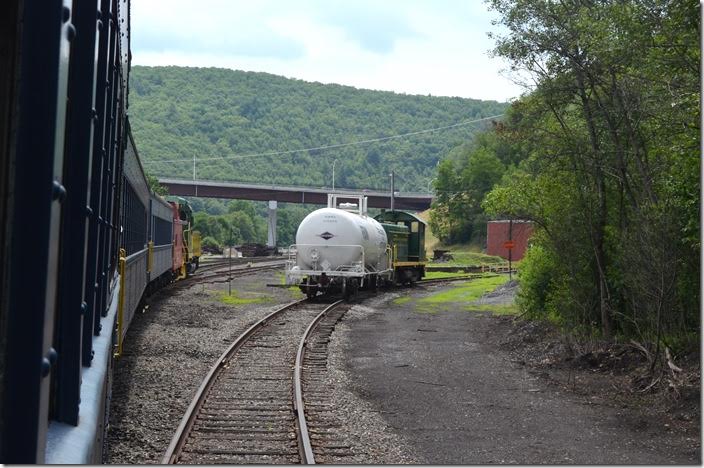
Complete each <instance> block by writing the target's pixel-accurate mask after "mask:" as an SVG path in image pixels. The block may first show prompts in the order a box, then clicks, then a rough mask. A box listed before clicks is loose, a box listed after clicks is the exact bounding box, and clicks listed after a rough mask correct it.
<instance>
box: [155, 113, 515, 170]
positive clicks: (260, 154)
mask: <svg viewBox="0 0 704 468" xmlns="http://www.w3.org/2000/svg"><path fill="white" fill-rule="evenodd" d="M503 115H504V114H497V115H492V116H490V117H483V118H481V119H475V120H465V121H463V122H459V123H456V124H452V125H446V126H444V127H436V128H429V129H426V130H418V131H415V132H409V133H402V134H399V135H392V136H388V137H381V138H371V139H368V140H359V141H352V142H348V143H339V144H335V145H324V146H316V147H313V148H304V149H297V150H286V151H271V152H267V153H254V154H244V155H239V156H237V155H235V156H220V157H217V158H202V159H198V160H197V161H198V162H205V161H220V160H235V159H248V158H257V157H262V156H281V155H286V154H294V153H304V152H307V151H319V150H327V149H335V148H344V147H346V146H356V145H365V144H369V143H376V142H379V141H387V140H394V139H398V138H404V137H407V136H413V135H421V134H424V133H432V132H437V131H440V130H447V129H449V128H455V127H461V126H462V125H469V124H473V123H478V122H482V121H485V120H490V119H496V118H498V117H502V116H503ZM192 161H193V160H192V159H190V158H189V159H167V160H152V161H144V164H156V163H178V162H192Z"/></svg>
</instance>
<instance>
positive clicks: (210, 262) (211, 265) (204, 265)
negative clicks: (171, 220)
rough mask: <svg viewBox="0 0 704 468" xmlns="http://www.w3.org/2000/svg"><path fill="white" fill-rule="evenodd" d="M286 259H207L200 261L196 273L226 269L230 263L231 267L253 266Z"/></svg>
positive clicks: (277, 257) (278, 257)
mask: <svg viewBox="0 0 704 468" xmlns="http://www.w3.org/2000/svg"><path fill="white" fill-rule="evenodd" d="M285 259H286V257H281V256H276V257H273V256H272V257H233V258H232V259H229V258H212V257H211V258H208V259H201V261H200V264H199V266H198V270H197V272H203V271H209V270H214V269H219V268H223V267H228V266H229V265H230V261H232V265H233V266H235V265H243V264H249V263H251V264H255V263H263V262H272V261H283V260H285Z"/></svg>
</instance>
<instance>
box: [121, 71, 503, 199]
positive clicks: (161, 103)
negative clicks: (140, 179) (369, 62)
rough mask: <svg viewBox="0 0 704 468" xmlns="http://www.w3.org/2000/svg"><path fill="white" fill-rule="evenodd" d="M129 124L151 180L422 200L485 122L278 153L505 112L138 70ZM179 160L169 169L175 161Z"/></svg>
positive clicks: (460, 102) (330, 88)
mask: <svg viewBox="0 0 704 468" xmlns="http://www.w3.org/2000/svg"><path fill="white" fill-rule="evenodd" d="M130 86H131V88H130V119H131V121H132V130H133V133H134V136H135V140H136V142H137V145H138V148H139V152H140V157H141V158H142V161H143V163H144V166H145V169H146V170H147V171H148V172H150V173H151V174H153V175H156V176H172V177H174V176H176V177H188V178H190V177H192V176H193V157H194V155H195V157H196V159H197V164H196V175H197V177H198V178H200V179H211V180H234V181H246V182H262V183H278V184H299V185H307V186H319V187H322V186H328V187H329V186H330V185H331V178H332V164H333V161H334V160H337V163H336V167H335V172H336V177H335V179H336V180H335V182H336V186H338V187H352V188H386V187H388V174H389V172H390V171H391V170H395V171H396V174H397V187H398V189H399V190H402V191H425V190H427V188H428V183H429V182H430V180H431V178H432V177H433V176H434V172H433V171H434V169H435V166H436V164H437V162H438V161H439V160H440V159H441V158H442V157H444V156H445V155H446V154H447V153H448V152H449V151H450V150H451V149H452V148H454V147H456V146H458V145H460V144H466V143H467V142H469V141H471V139H472V135H473V134H474V133H475V132H476V131H478V130H481V129H483V128H486V127H487V125H488V124H489V122H487V121H485V122H481V123H476V124H467V125H460V126H457V127H454V128H450V129H445V130H439V131H435V132H428V133H422V134H419V135H412V136H408V137H403V138H394V139H390V140H387V141H382V142H375V143H368V144H361V145H353V146H345V147H342V148H335V149H326V150H314V151H305V152H297V153H291V154H284V155H271V156H255V157H251V155H254V154H261V153H271V152H284V151H291V150H300V149H305V148H313V147H319V146H327V145H338V144H344V143H348V142H355V141H362V140H369V139H376V138H383V137H389V136H393V135H399V134H406V133H410V132H418V131H423V130H428V129H433V128H438V127H446V126H450V125H454V124H457V123H460V122H465V121H470V120H474V119H480V118H482V117H488V116H492V115H497V114H501V113H503V111H504V109H505V108H506V104H504V103H498V102H495V101H479V100H473V99H463V98H450V97H433V96H413V95H405V94H396V93H392V92H382V91H370V90H363V89H356V88H353V87H349V86H340V85H334V84H332V85H324V84H320V83H309V82H304V81H301V80H293V79H287V78H284V77H280V76H276V75H271V74H267V73H253V72H242V71H233V70H225V69H216V68H183V67H142V66H135V67H133V68H132V73H131V75H130ZM175 160H176V162H174V161H175Z"/></svg>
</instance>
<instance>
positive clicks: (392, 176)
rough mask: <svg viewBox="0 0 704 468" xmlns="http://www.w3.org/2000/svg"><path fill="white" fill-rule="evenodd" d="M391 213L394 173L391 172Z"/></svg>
mask: <svg viewBox="0 0 704 468" xmlns="http://www.w3.org/2000/svg"><path fill="white" fill-rule="evenodd" d="M390 176H391V211H394V171H391V174H390Z"/></svg>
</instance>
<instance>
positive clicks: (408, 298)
mask: <svg viewBox="0 0 704 468" xmlns="http://www.w3.org/2000/svg"><path fill="white" fill-rule="evenodd" d="M412 299H413V298H412V297H411V296H401V297H397V298H396V299H394V300H393V303H394V304H396V305H403V304H408V303H409V302H411V300H412Z"/></svg>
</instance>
